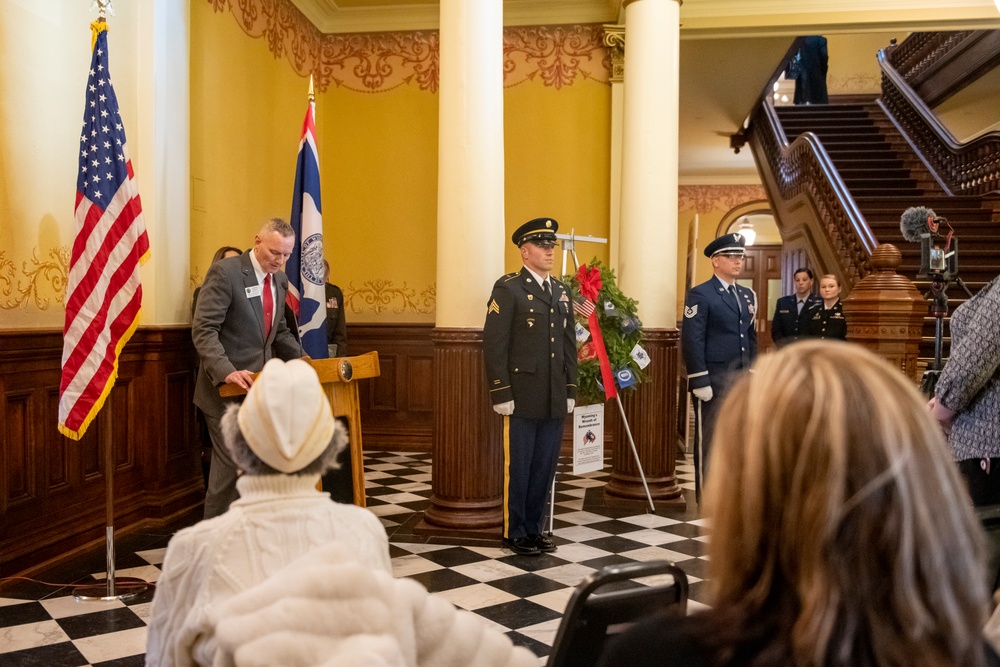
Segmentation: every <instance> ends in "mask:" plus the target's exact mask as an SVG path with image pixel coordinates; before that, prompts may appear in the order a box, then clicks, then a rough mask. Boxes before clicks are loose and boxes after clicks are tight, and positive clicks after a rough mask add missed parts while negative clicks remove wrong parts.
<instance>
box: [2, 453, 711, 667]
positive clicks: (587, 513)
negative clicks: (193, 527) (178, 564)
mask: <svg viewBox="0 0 1000 667" xmlns="http://www.w3.org/2000/svg"><path fill="white" fill-rule="evenodd" d="M608 469H609V468H608ZM608 469H606V470H608ZM570 471H571V461H570V460H569V459H564V460H563V461H561V462H560V464H559V472H558V474H557V481H556V494H555V512H554V514H555V518H554V521H553V540H554V541H555V542H556V544H557V545H558V547H559V548H558V550H557V551H556V552H554V553H551V554H543V555H541V556H537V557H525V556H518V555H515V554H513V553H511V552H510V551H508V550H506V549H502V548H500V545H499V542H498V541H495V540H475V539H469V540H464V539H463V540H454V539H452V540H450V541H449V540H445V539H444V538H437V537H429V536H426V535H418V534H416V533H414V527H415V526H416V524H417V523H418V522H419V521H420V519H421V516H422V513H423V510H424V509H426V508H427V506H428V505H429V503H430V501H429V497H430V494H431V485H430V480H431V455H430V454H429V453H428V454H422V453H395V452H373V453H371V454H368V455H366V456H365V479H366V482H365V486H366V492H367V496H368V506H369V508H370V509H371V511H372V512H374V513H375V514H376V515H377V516H378V517H379V520H380V521H381V522H382V524H383V525H384V526H385V529H386V532H387V533H388V534H389V541H390V547H389V549H390V555H391V556H392V566H393V572H394V573H395V575H396V576H397V577H410V578H412V579H415V580H417V581H419V582H420V583H422V584H423V585H424V586H426V587H427V588H428V590H430V591H432V592H434V593H436V594H438V595H440V596H442V597H444V598H445V599H447V600H449V601H450V602H452V603H453V604H455V605H456V606H457V607H460V608H462V609H468V610H469V611H472V612H474V613H476V614H478V615H479V616H481V617H482V618H483V619H484V621H485V622H486V623H488V624H489V625H491V626H492V627H494V628H496V629H498V630H500V631H501V632H504V633H506V634H507V635H508V636H509V637H510V638H511V639H512V640H513V641H514V642H515V643H516V644H519V645H522V646H526V647H528V648H529V649H531V650H532V651H534V652H535V654H536V655H538V656H539V659H540V660H539V661H540V664H544V658H545V656H547V655H548V654H549V652H550V650H551V645H552V642H553V640H554V639H555V634H556V630H557V629H558V626H559V622H560V620H561V618H562V614H563V610H564V609H565V606H566V603H567V602H568V601H569V597H570V595H571V594H572V592H573V587H574V586H576V585H577V584H578V583H579V582H580V580H581V579H582V578H583V577H585V576H586V575H587V574H589V573H591V572H594V571H595V570H597V569H599V568H601V567H603V566H605V565H609V564H617V563H625V562H630V561H647V560H655V559H666V560H672V561H674V562H676V563H677V564H678V565H680V566H681V567H682V568H683V569H684V571H685V573H686V574H687V575H688V580H689V582H690V584H691V587H690V597H691V601H690V603H689V606H690V607H691V608H692V609H697V608H699V607H701V606H702V605H701V604H700V603H699V596H700V592H701V583H702V578H703V577H704V565H705V561H704V559H703V553H704V548H705V539H706V538H705V536H704V528H703V522H702V521H701V520H700V519H699V517H698V515H697V507H696V505H695V503H694V490H693V489H694V475H693V469H692V467H691V466H690V465H686V464H685V463H684V462H683V461H682V462H680V463H679V464H678V467H677V473H678V477H679V478H680V479H681V482H682V483H681V487H682V488H683V489H684V494H685V498H686V500H687V503H688V509H686V510H676V511H672V510H663V509H658V510H657V512H656V514H650V513H648V512H641V511H638V510H635V509H632V510H622V509H611V508H607V507H604V506H603V504H599V505H598V506H596V507H595V506H594V504H593V503H588V498H589V497H593V494H594V493H595V492H597V493H599V490H598V489H597V487H601V486H603V485H604V484H605V482H606V480H607V477H608V475H609V473H608V472H605V471H601V472H595V473H587V474H586V475H582V476H573V475H572V474H570ZM588 489H594V490H595V491H591V492H590V494H591V495H590V496H588ZM169 538H170V535H169V534H163V535H155V534H144V535H134V536H129V538H128V539H127V540H125V541H124V542H125V543H124V544H123V543H119V544H117V545H116V550H117V553H118V554H119V557H118V563H117V565H116V566H117V568H118V569H117V572H116V575H117V576H119V577H136V578H139V579H144V580H146V581H150V582H155V581H156V578H157V575H158V574H159V565H160V564H161V563H162V561H163V554H164V552H165V550H166V544H167V542H168V541H169ZM456 542H461V544H456ZM103 557H104V555H103V553H99V554H93V555H91V556H89V557H88V558H86V559H84V560H85V561H86V562H80V563H76V564H72V565H70V566H67V567H64V568H62V569H61V570H58V571H54V572H52V573H47V574H46V576H44V577H40V578H41V579H45V580H48V581H64V582H74V583H90V582H94V581H98V580H100V579H101V578H103V577H104V575H103V573H102V574H98V575H93V574H88V573H93V572H96V571H99V570H100V569H102V567H103V565H102V563H103ZM73 568H76V569H75V570H73ZM3 595H4V596H5V597H0V664H3V665H5V666H7V667H19V666H28V665H39V666H40V665H45V666H56V665H58V666H67V667H75V666H78V665H79V666H83V665H94V666H95V667H97V666H99V667H132V666H136V667H138V666H141V665H142V664H143V660H144V652H145V647H146V619H147V617H148V614H149V605H150V601H151V600H152V596H153V592H152V588H150V589H149V590H148V591H146V592H144V593H142V594H140V595H138V596H136V597H134V598H132V599H130V600H128V601H126V602H122V601H111V602H76V601H75V600H74V598H73V597H72V590H71V589H69V588H68V587H67V588H61V589H58V590H55V591H54V592H53V589H51V588H48V587H44V586H41V585H39V584H35V583H31V582H24V583H21V584H17V585H16V586H13V587H12V588H11V589H9V590H8V591H6V592H5V593H4V594H3Z"/></svg>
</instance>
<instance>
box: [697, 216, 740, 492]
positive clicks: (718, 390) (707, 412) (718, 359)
mask: <svg viewBox="0 0 1000 667" xmlns="http://www.w3.org/2000/svg"><path fill="white" fill-rule="evenodd" d="M744 247H745V240H744V238H743V236H741V235H740V234H726V235H725V236H721V237H719V238H717V239H715V240H714V241H712V242H711V243H709V244H708V247H706V248H705V256H706V257H709V258H710V259H711V260H712V268H713V270H714V272H715V275H714V276H712V277H711V278H710V279H709V280H708V281H706V282H704V283H702V284H700V285H697V286H695V287H692V288H691V290H690V291H689V292H688V295H687V300H686V302H685V304H684V324H683V326H682V327H681V351H682V353H683V355H684V363H685V365H686V366H687V373H688V389H690V391H691V393H693V394H694V397H695V400H694V407H695V443H694V445H695V446H694V462H695V487H696V494H697V496H698V498H699V499H700V497H701V487H702V481H703V480H704V479H705V471H706V469H707V466H708V458H709V446H710V444H711V438H712V426H713V424H714V423H715V415H716V412H717V410H718V406H719V404H720V403H721V401H722V398H723V395H724V394H725V392H726V389H728V387H729V386H730V384H732V382H733V380H734V377H735V375H736V374H737V373H739V372H740V371H741V370H743V369H746V368H749V367H750V364H751V363H753V360H754V358H755V357H756V356H757V329H756V325H757V295H756V294H754V291H753V290H752V289H750V288H748V287H743V286H741V285H738V284H736V280H737V278H739V275H740V272H741V271H742V270H743V256H744Z"/></svg>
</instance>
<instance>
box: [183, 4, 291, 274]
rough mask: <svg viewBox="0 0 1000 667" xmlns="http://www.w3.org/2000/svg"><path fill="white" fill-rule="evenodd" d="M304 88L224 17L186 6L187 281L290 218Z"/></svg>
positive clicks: (263, 44) (206, 8)
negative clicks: (219, 255)
mask: <svg viewBox="0 0 1000 667" xmlns="http://www.w3.org/2000/svg"><path fill="white" fill-rule="evenodd" d="M307 92H308V85H307V84H306V83H303V80H302V78H301V77H299V76H296V75H295V73H294V72H292V70H291V68H289V67H288V64H287V63H286V62H285V61H284V60H276V59H275V58H274V57H273V56H272V55H271V53H270V52H269V51H268V48H267V43H266V42H265V41H264V40H257V39H250V38H249V37H247V36H246V34H244V33H243V31H242V30H241V29H240V28H239V27H238V26H237V25H236V23H235V22H234V21H233V19H232V17H231V16H230V15H229V14H228V13H215V12H213V10H212V6H211V5H210V4H209V3H207V2H192V3H191V276H192V283H193V285H191V286H190V288H191V289H193V287H194V285H197V284H199V283H200V282H201V280H202V279H203V278H204V276H205V272H206V271H207V269H208V264H209V262H210V261H211V258H212V255H213V254H214V253H215V250H216V249H217V248H219V247H220V246H224V245H233V246H236V247H238V248H249V247H250V246H251V245H252V244H253V237H254V234H255V232H256V231H257V229H259V228H260V225H261V224H262V223H263V222H264V221H266V220H267V219H268V218H271V217H274V216H277V217H281V218H286V219H287V218H288V215H289V213H290V212H291V201H292V195H291V189H292V184H293V181H294V178H295V155H296V151H297V149H298V142H299V134H300V131H301V127H302V118H303V116H304V115H305V111H306V93H307Z"/></svg>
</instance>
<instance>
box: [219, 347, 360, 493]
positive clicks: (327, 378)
mask: <svg viewBox="0 0 1000 667" xmlns="http://www.w3.org/2000/svg"><path fill="white" fill-rule="evenodd" d="M304 361H307V362H308V363H309V365H310V366H312V367H313V370H315V371H316V375H318V376H319V381H320V384H322V385H323V391H324V393H326V398H327V400H328V401H330V407H331V408H332V409H333V416H334V417H343V418H344V419H346V420H347V426H348V429H349V430H350V443H349V446H350V448H351V471H352V480H351V481H352V486H353V487H354V504H355V505H357V506H358V507H365V462H364V454H363V452H364V450H363V448H362V442H361V404H360V403H359V401H358V385H357V383H356V382H355V380H364V379H366V378H373V377H378V376H379V374H380V371H379V366H378V352H374V351H373V352H368V353H367V354H362V355H358V356H356V357H334V358H333V359H305V360H304ZM257 375H259V373H255V374H254V376H253V377H254V379H255V380H256V379H257ZM245 393H246V390H244V389H243V388H242V387H240V386H239V385H235V384H224V385H222V386H221V387H220V388H219V395H220V396H222V397H223V398H231V397H233V396H240V395H242V394H245Z"/></svg>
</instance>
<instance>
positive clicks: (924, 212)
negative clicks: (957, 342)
mask: <svg viewBox="0 0 1000 667" xmlns="http://www.w3.org/2000/svg"><path fill="white" fill-rule="evenodd" d="M942 227H943V228H944V229H946V230H947V231H944V230H943V229H942ZM899 231H900V232H902V234H903V238H904V239H906V240H907V241H910V242H911V243H917V242H919V243H920V270H919V271H918V272H917V278H930V279H931V289H930V292H929V293H928V294H925V295H924V296H925V298H927V299H928V300H929V301H930V302H931V315H932V316H933V317H934V318H935V323H934V324H935V327H934V361H932V362H930V363H928V364H927V370H926V371H924V376H923V378H922V379H921V381H920V389H921V390H922V391H923V392H924V393H925V394H926V395H928V396H932V395H933V394H934V385H935V384H937V378H938V375H940V373H941V369H942V368H943V367H944V366H943V364H942V363H941V345H942V339H943V338H944V318H945V317H946V316H947V315H948V283H950V282H951V281H952V280H954V281H956V282H957V283H958V284H959V285H960V286H961V287H962V289H964V290H965V293H966V294H968V295H969V296H970V297H971V296H972V293H971V292H969V288H968V287H966V286H965V283H964V282H962V279H961V278H959V277H958V239H957V238H955V230H954V229H953V228H952V226H951V225H950V224H949V223H948V220H947V219H946V218H939V217H938V216H937V214H935V213H934V211H933V210H931V209H929V208H926V207H923V206H912V207H910V208H908V209H906V210H905V211H903V215H902V216H901V217H900V218H899Z"/></svg>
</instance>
